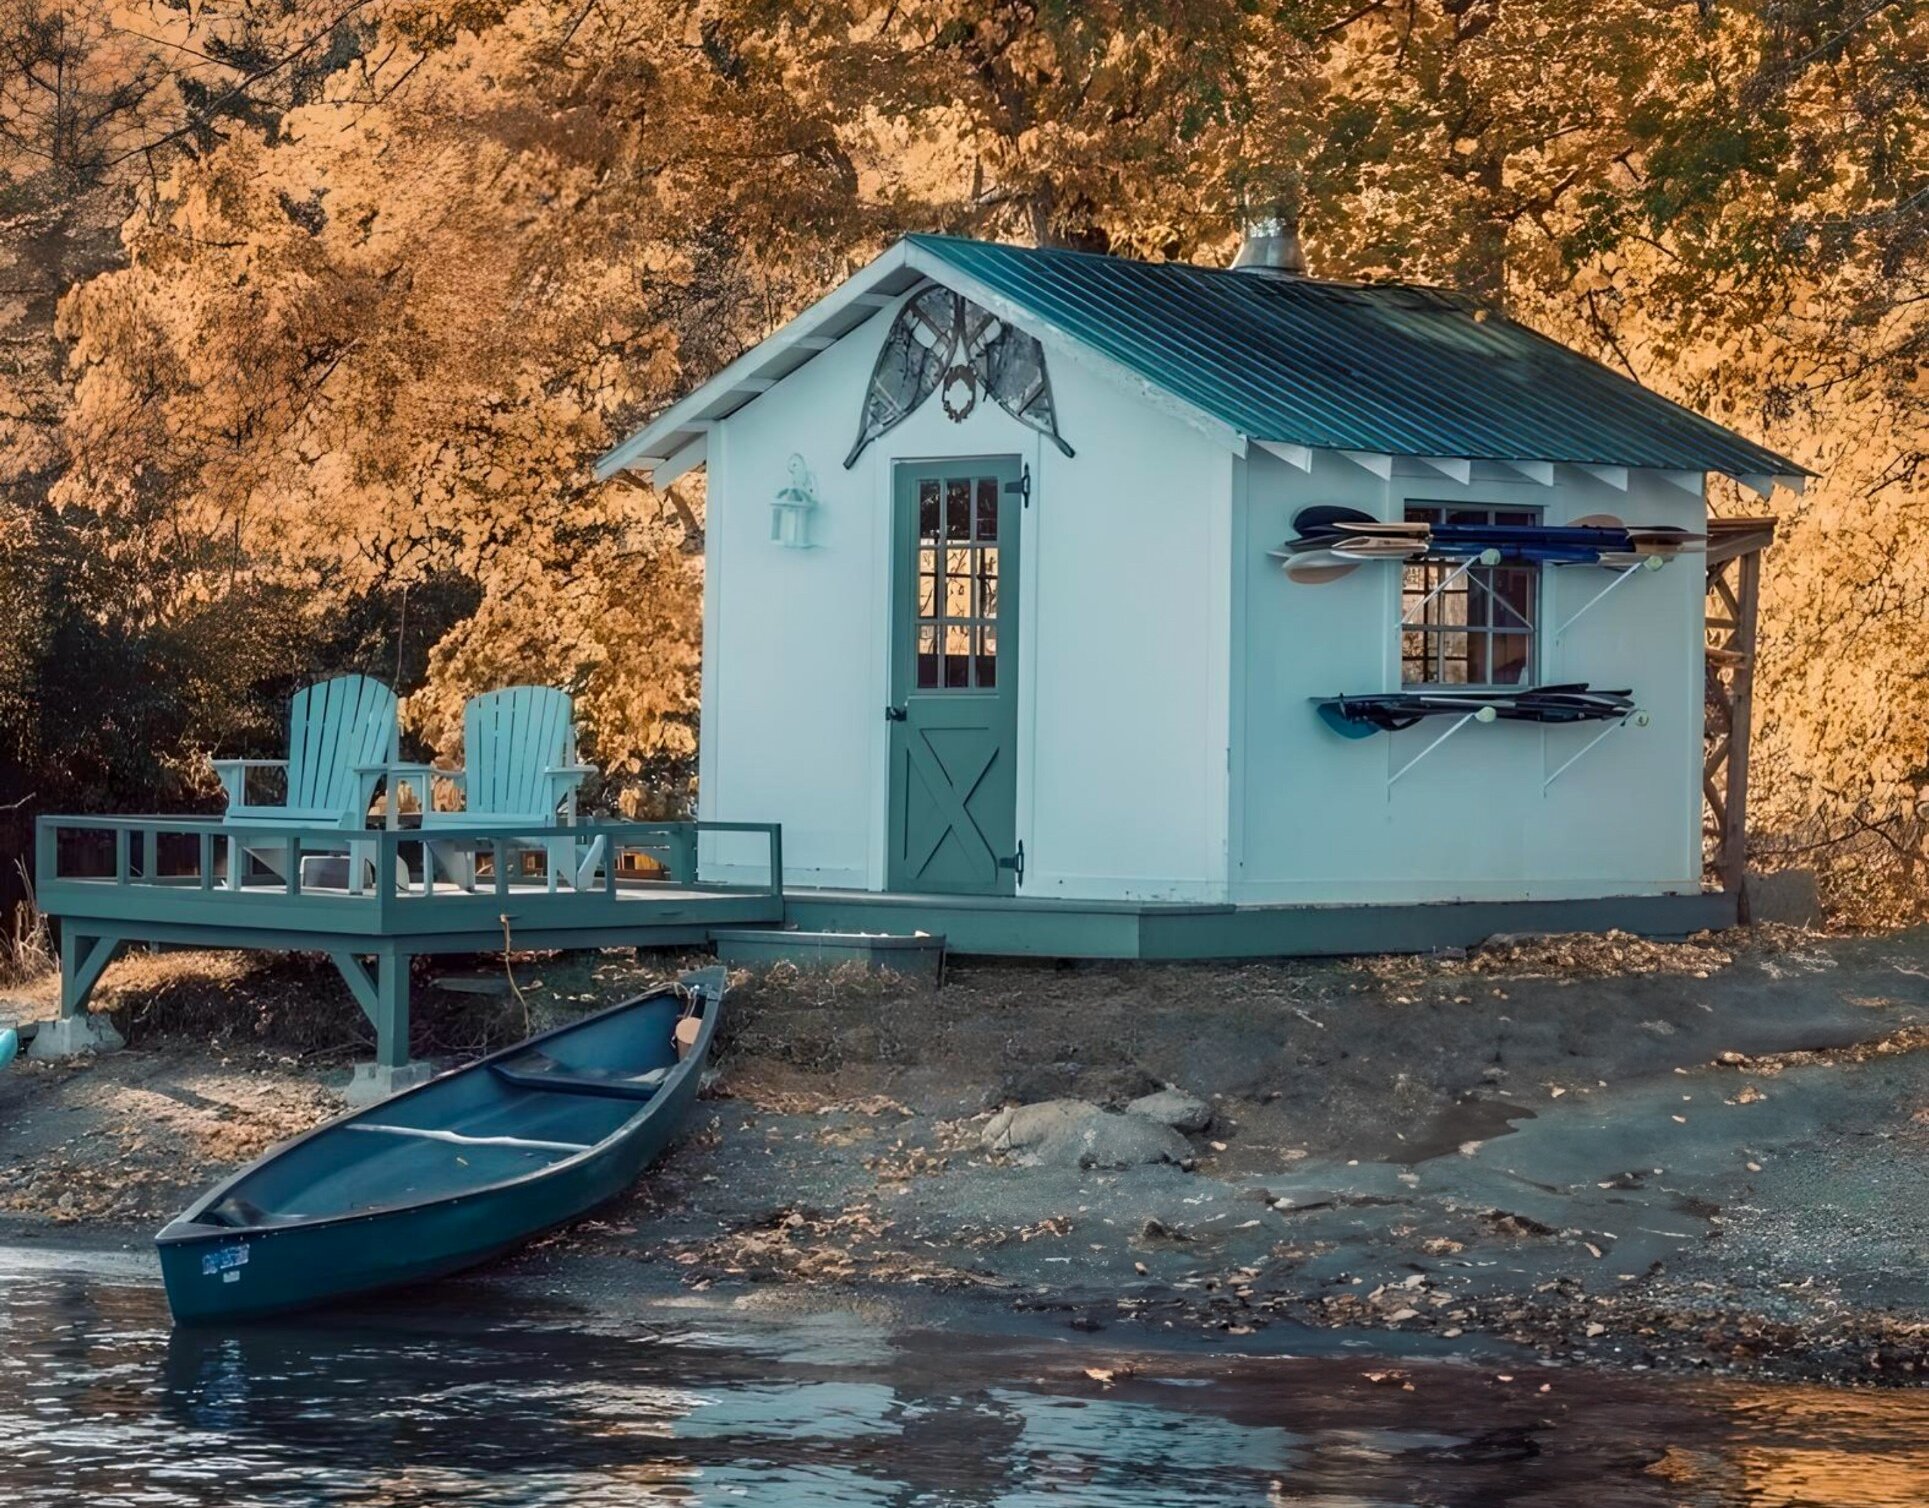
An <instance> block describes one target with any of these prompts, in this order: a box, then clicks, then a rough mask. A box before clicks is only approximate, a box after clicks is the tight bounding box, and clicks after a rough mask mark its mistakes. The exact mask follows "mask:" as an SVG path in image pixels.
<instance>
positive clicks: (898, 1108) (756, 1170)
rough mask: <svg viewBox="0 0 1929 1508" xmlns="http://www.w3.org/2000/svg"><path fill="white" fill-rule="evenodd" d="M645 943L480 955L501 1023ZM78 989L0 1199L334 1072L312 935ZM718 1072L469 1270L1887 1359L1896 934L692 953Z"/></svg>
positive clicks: (1098, 1318) (1906, 942) (1918, 1245)
mask: <svg viewBox="0 0 1929 1508" xmlns="http://www.w3.org/2000/svg"><path fill="white" fill-rule="evenodd" d="M676 963H677V961H676V960H673V959H665V958H655V957H645V958H643V959H641V960H634V961H633V960H631V959H630V958H629V957H628V956H627V955H618V954H604V955H590V956H577V957H571V958H544V959H526V960H518V961H517V964H516V972H517V977H518V982H519V984H520V985H521V986H522V989H523V994H524V996H525V997H526V998H527V1000H528V1001H529V1004H530V1007H531V1009H532V1011H533V1012H534V1016H535V1019H536V1022H537V1024H543V1023H544V1022H546V1021H548V1020H552V1019H560V1018H562V1017H563V1016H566V1015H568V1014H570V1013H573V1012H577V1011H581V1010H584V1009H587V1008H589V1007H590V1006H592V1005H594V1004H596V1003H598V1002H601V1001H607V1000H613V999H617V998H621V997H622V996H623V995H624V994H626V993H630V992H633V991H634V989H635V988H637V987H638V985H639V984H640V983H642V982H644V981H646V980H649V979H653V978H656V977H661V976H662V975H663V974H665V973H667V972H669V971H671V970H673V969H674V968H675V967H676ZM106 994H107V999H108V1001H109V1003H111V1004H114V1005H115V1006H116V1007H117V1008H118V1009H119V1010H120V1013H121V1019H122V1020H124V1021H125V1023H126V1025H127V1027H128V1029H129V1035H130V1042H131V1045H130V1048H129V1049H128V1050H127V1051H125V1052H123V1053H119V1054H114V1055H112V1056H110V1057H107V1058H105V1059H101V1060H99V1061H97V1062H94V1063H89V1064H84V1065H81V1066H74V1067H69V1066H65V1065H61V1066H52V1067H49V1066H42V1065H37V1064H21V1065H16V1067H15V1068H13V1069H10V1070H8V1071H7V1073H6V1074H5V1075H0V1237H3V1236H7V1235H8V1234H9V1233H11V1234H13V1235H18V1236H21V1237H24V1238H29V1239H31V1238H34V1237H35V1236H36V1234H38V1237H39V1239H43V1240H46V1241H48V1242H52V1243H63V1242H68V1241H73V1240H80V1241H82V1242H83V1243H88V1244H102V1245H114V1246H122V1245H134V1246H137V1247H138V1246H140V1245H142V1244H144V1243H145V1241H146V1239H147V1238H148V1237H149V1236H150V1235H151V1233H152V1231H153V1229H154V1228H155V1227H156V1226H158V1224H159V1223H160V1221H161V1220H162V1219H163V1218H165V1216H166V1215H167V1214H168V1213H170V1212H171V1211H172V1210H174V1209H176V1208H178V1207H179V1206H180V1205H181V1204H183V1203H185V1202H186V1198H187V1197H188V1195H189V1194H191V1192H192V1191H193V1190H194V1189H195V1188H197V1187H199V1186H201V1185H202V1184H204V1183H205V1182H206V1181H207V1180H208V1179H210V1178H211V1177H214V1176H218V1175H219V1173H220V1172H222V1171H223V1170H225V1169H226V1168H228V1167H231V1166H233V1165H235V1164H236V1163H237V1162H239V1161H243V1160H245V1159H246V1158H248V1157H251V1156H254V1155H257V1154H258V1153H259V1152H260V1151H261V1150H263V1149H264V1148H265V1147H266V1146H268V1145H270V1144H271V1143H272V1142H273V1141H275V1140H277V1139H279V1138H281V1137H283V1136H287V1135H290V1134H293V1133H294V1132H296V1131H298V1130H300V1129H303V1128H304V1127H305V1126H307V1125H309V1124H312V1123H313V1122H314V1121H315V1120H317V1119H319V1118H321V1117H323V1116H325V1115H327V1114H329V1113H332V1111H333V1109H334V1108H335V1103H336V1102H335V1098H334V1096H335V1092H336V1089H337V1087H338V1085H339V1083H340V1082H342V1081H344V1080H345V1078H346V1071H347V1063H348V1062H349V1061H350V1060H351V1059H352V1056H353V1053H354V1049H353V1047H352V1046H351V1045H350V1044H351V1043H352V1040H353V1038H352V1033H353V1032H354V1030H355V1025H354V1017H353V1015H352V1007H348V1006H346V1004H345V1003H344V1002H342V1001H340V1000H338V999H336V998H335V997H336V996H338V995H339V994H340V989H339V986H338V985H337V986H334V987H333V989H332V990H331V988H330V981H329V980H328V977H327V975H326V974H325V973H324V972H322V971H321V970H320V969H316V968H310V967H308V966H305V965H300V964H296V965H287V964H284V965H279V966H274V967H252V966H246V965H241V964H237V963H233V962H229V961H217V960H209V959H205V958H201V957H198V956H195V955H173V956H169V957H164V958H152V959H139V960H135V961H132V962H131V963H129V964H127V965H124V966H121V969H120V972H119V974H118V977H117V975H110V976H109V980H108V988H107V992H106ZM418 994H419V997H420V998H421V999H422V1000H423V1001H424V1002H425V1007H424V1008H422V1009H420V1010H419V1011H418V1014H419V1015H421V1016H422V1017H423V1018H424V1022H425V1024H424V1031H425V1033H427V1034H428V1036H429V1039H430V1040H428V1042H427V1043H426V1045H427V1046H430V1047H434V1046H437V1045H438V1042H441V1043H448V1042H450V1041H453V1043H454V1045H456V1046H466V1045H468V1044H469V1041H470V1039H471V1038H475V1039H476V1040H477V1041H478V1043H479V1041H480V1040H483V1039H488V1040H494V1039H495V1038H494V1037H493V1036H491V1034H492V1033H495V1034H500V1033H503V1032H506V1033H507V1034H508V1035H509V1036H511V1037H513V1036H515V1035H519V1034H520V1030H521V1023H520V1017H521V1006H520V1004H518V1003H517V1002H516V1001H515V1000H514V999H513V997H508V998H503V999H489V998H487V997H484V998H483V999H482V1001H481V1003H478V1001H477V997H474V996H453V995H451V996H442V995H440V994H439V993H437V992H435V991H433V990H429V989H420V990H419V991H418ZM224 1023H225V1032H224V1033H222V1034H220V1035H217V1032H219V1031H220V1029H221V1027H222V1025H223V1024H224ZM720 1069H721V1071H720V1073H719V1075H718V1077H717V1080H716V1082H715V1084H714V1085H713V1086H712V1089H711V1092H710V1095H709V1097H707V1098H706V1099H705V1100H704V1101H703V1102H702V1104H701V1106H700V1109H699V1112H698V1114H697V1115H696V1116H695V1117H694V1118H693V1121H692V1123H691V1125H690V1127H689V1131H688V1134H687V1135H686V1136H685V1138H684V1139H683V1142H682V1143H681V1144H680V1145H679V1146H678V1147H677V1148H676V1149H675V1150H674V1151H673V1152H672V1153H671V1155H670V1156H669V1157H668V1158H667V1159H666V1160H665V1162H664V1163H663V1164H662V1165H661V1166H660V1168H659V1169H658V1171H657V1172H656V1173H655V1174H654V1175H653V1176H652V1177H651V1178H649V1179H648V1180H646V1181H645V1183H644V1184H643V1185H642V1186H640V1188H639V1189H638V1191H637V1192H636V1194H635V1195H633V1196H632V1197H630V1198H629V1199H627V1200H625V1201H623V1202H621V1203H620V1204H619V1205H617V1206H615V1207H612V1208H611V1209H609V1210H606V1211H604V1212H603V1213H602V1215H601V1216H600V1217H599V1218H598V1219H595V1220H592V1221H590V1222H586V1223H585V1224H584V1225H582V1226H579V1227H577V1228H576V1229H575V1230H572V1231H569V1232H566V1233H564V1234H562V1235H560V1236H557V1237H552V1238H550V1239H549V1240H548V1241H546V1242H544V1243H542V1244H541V1245H539V1246H538V1247H535V1248H533V1249H531V1250H530V1251H528V1252H527V1253H525V1254H524V1255H522V1256H520V1257H518V1258H515V1259H513V1260H512V1262H511V1263H510V1264H509V1265H508V1268H507V1271H508V1272H509V1274H510V1275H511V1276H514V1275H515V1274H516V1273H518V1272H519V1271H520V1272H522V1273H526V1274H528V1275H530V1276H532V1277H533V1276H536V1275H538V1274H540V1275H541V1276H542V1277H543V1280H544V1281H545V1282H546V1283H547V1284H549V1285H551V1286H561V1287H563V1288H567V1286H568V1284H569V1281H570V1277H571V1273H572V1272H575V1271H580V1272H583V1273H588V1272H589V1271H591V1270H592V1269H595V1270H596V1271H598V1272H600V1273H605V1274H606V1273H607V1272H608V1271H610V1270H612V1264H614V1265H615V1267H614V1270H617V1271H620V1272H627V1273H630V1274H633V1277H634V1281H635V1282H636V1283H637V1284H638V1285H639V1286H650V1287H669V1286H680V1287H682V1288H683V1289H686V1290H690V1289H695V1290H699V1291H702V1292H704V1293H706V1294H728V1293H732V1292H742V1293H756V1292H770V1291H771V1288H770V1285H773V1284H789V1285H805V1286H807V1287H809V1288H810V1289H811V1290H813V1291H816V1292H818V1293H819V1294H820V1295H821V1296H823V1297H832V1296H835V1295H838V1294H844V1295H848V1296H850V1297H851V1298H852V1299H853V1300H854V1301H855V1300H857V1299H860V1298H862V1299H865V1300H867V1301H868V1300H871V1299H876V1298H880V1297H882V1298H886V1299H888V1298H889V1297H890V1296H891V1295H893V1294H898V1295H907V1296H919V1295H927V1294H942V1295H944V1296H945V1302H947V1303H948V1304H955V1305H959V1306H963V1307H965V1308H966V1309H970V1308H973V1307H974V1306H975V1307H977V1308H979V1309H981V1310H982V1311H983V1312H984V1313H985V1314H986V1315H987V1317H990V1316H991V1315H992V1314H993V1313H994V1312H995V1313H998V1314H1005V1315H1014V1314H1021V1313H1022V1314H1026V1315H1030V1316H1033V1317H1039V1318H1044V1319H1047V1320H1049V1321H1051V1322H1053V1323H1058V1324H1064V1325H1069V1326H1071V1327H1072V1328H1073V1329H1074V1330H1077V1331H1083V1332H1094V1333H1095V1332H1099V1331H1104V1332H1107V1334H1108V1339H1109V1340H1111V1341H1113V1342H1116V1343H1125V1342H1127V1341H1128V1339H1129V1338H1130V1337H1132V1336H1135V1335H1140V1336H1145V1337H1147V1338H1150V1337H1153V1336H1155V1335H1165V1336H1174V1337H1177V1336H1180V1335H1193V1336H1197V1337H1199V1338H1201V1339H1204V1340H1208V1341H1210V1340H1211V1339H1212V1338H1214V1337H1218V1338H1220V1339H1221V1340H1222V1341H1223V1342H1226V1343H1237V1344H1239V1345H1241V1346H1246V1347H1252V1348H1255V1349H1259V1348H1263V1347H1264V1344H1265V1341H1266V1338H1267V1337H1266V1332H1267V1331H1268V1330H1271V1329H1275V1328H1277V1329H1279V1330H1281V1331H1291V1330H1296V1329H1297V1328H1298V1327H1299V1326H1301V1325H1305V1326H1311V1327H1316V1328H1335V1327H1339V1328H1345V1329H1348V1330H1360V1331H1366V1332H1372V1333H1373V1334H1375V1335H1377V1336H1379V1337H1382V1338H1384V1339H1385V1340H1386V1341H1387V1342H1389V1343H1391V1344H1393V1345H1396V1346H1399V1347H1407V1346H1411V1345H1416V1344H1417V1345H1420V1346H1423V1347H1426V1346H1434V1345H1438V1346H1444V1347H1449V1348H1452V1347H1458V1346H1466V1345H1471V1344H1475V1343H1482V1342H1484V1343H1488V1344H1492V1343H1499V1344H1503V1345H1507V1346H1510V1347H1512V1346H1521V1347H1526V1348H1528V1349H1529V1350H1530V1351H1531V1352H1532V1353H1534V1354H1537V1355H1539V1356H1542V1357H1544V1358H1548V1359H1555V1360H1564V1361H1583V1362H1589V1363H1596V1364H1603V1365H1608V1366H1614V1367H1648V1368H1668V1369H1675V1368H1700V1369H1709V1370H1715V1371H1721V1372H1731V1373H1735V1374H1739V1375H1747V1376H1758V1377H1764V1378H1769V1377H1773V1378H1789V1379H1802V1380H1812V1381H1834V1382H1842V1381H1853V1382H1863V1383H1876V1384H1881V1383H1892V1384H1898V1383H1909V1382H1916V1381H1920V1380H1921V1378H1922V1377H1923V1375H1924V1374H1925V1372H1929V1327H1926V1326H1925V1320H1926V1319H1929V1200H1925V1199H1924V1198H1923V1196H1922V1189H1923V1186H1924V1182H1925V1178H1924V1169H1925V1165H1929V933H1909V934H1900V935H1897V936H1892V937H1879V938H1856V939H1823V938H1816V937H1807V936H1801V935H1792V934H1785V933H1782V934H1774V935H1768V934H1761V933H1757V934H1732V935H1727V936H1723V937H1717V938H1710V939H1705V940H1703V941H1702V942H1700V943H1697V944H1683V945H1672V946H1669V945H1653V944H1645V943H1639V942H1635V941H1633V940H1629V939H1610V940H1606V941H1579V940H1567V939H1559V940H1552V941H1549V942H1544V943H1543V942H1536V941H1532V940H1528V941H1525V942H1523V943H1522V944H1520V945H1518V946H1513V947H1507V946H1501V947H1494V948H1489V949H1486V950H1482V951H1480V952H1478V953H1476V954H1475V955H1473V956H1472V957H1470V958H1447V959H1434V960H1403V959H1385V960H1364V961H1360V962H1348V963H1331V964H1282V965H1188V966H1136V965H1080V966H1076V967H1070V966H1060V967H1052V966H1021V965H991V964H964V965H960V966H957V967H955V968H954V969H953V971H952V974H951V977H950V979H949V981H948V983H947V984H946V986H945V987H944V988H943V989H942V990H937V991H932V990H929V989H927V988H924V987H922V986H916V985H911V984H907V983H904V982H902V981H895V980H874V979H867V978H863V977H853V976H831V977H823V976H794V975H790V974H788V973H779V974H775V975H771V976H766V977H762V978H745V979H742V980H739V981H735V982H734V983H733V994H732V1002H731V1015H730V1018H729V1024H728V1030H727V1033H726V1041H725V1044H724V1050H723V1053H722V1055H721V1060H720ZM1168 1084H1169V1085H1173V1086H1176V1087H1178V1088H1180V1089H1182V1090H1184V1091H1186V1092H1188V1093H1189V1094H1191V1095H1193V1096H1197V1097H1198V1098H1199V1099H1200V1100H1202V1101H1203V1102H1204V1105H1205V1107H1206V1108H1207V1110H1208V1111H1209V1113H1210V1116H1211V1122H1210V1124H1209V1125H1208V1126H1207V1127H1206V1128H1205V1129H1204V1130H1202V1131H1199V1132H1197V1133H1194V1134H1192V1135H1190V1136H1188V1137H1187V1138H1186V1139H1185V1142H1184V1155H1185V1163H1184V1165H1179V1164H1175V1163H1171V1162H1165V1163H1157V1164H1149V1165H1143V1166H1133V1167H1126V1168H1108V1167H1081V1166H1078V1165H1076V1163H1075V1162H1073V1163H1068V1164H1066V1165H1059V1166H1052V1165H1040V1166H1024V1165H1021V1164H1020V1162H1019V1161H1018V1160H1016V1159H1014V1158H1013V1157H1011V1156H1008V1155H993V1154H991V1153H988V1152H987V1151H986V1150H985V1148H984V1146H983V1136H984V1130H985V1127H986V1125H987V1123H988V1121H989V1119H990V1116H991V1113H992V1112H993V1111H994V1110H996V1109H997V1108H998V1107H999V1106H1000V1105H1003V1104H1009V1103H1026V1102H1037V1101H1043V1100H1051V1099H1061V1098H1072V1099H1081V1100H1086V1101H1090V1102H1095V1103H1101V1104H1108V1105H1118V1104H1123V1103H1125V1102H1127V1101H1129V1100H1131V1099H1132V1098H1133V1097H1134V1096H1137V1095H1140V1094H1143V1093H1145V1092H1147V1091H1148V1090H1152V1089H1156V1088H1158V1087H1160V1086H1161V1085H1168ZM63 1201H65V1202H64V1203H63ZM604 1280H605V1279H602V1278H599V1279H598V1281H604Z"/></svg>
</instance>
